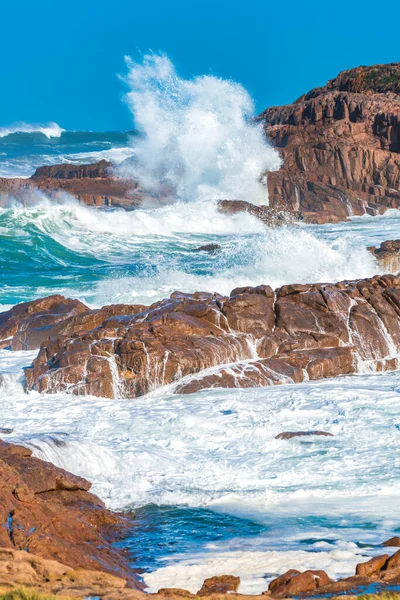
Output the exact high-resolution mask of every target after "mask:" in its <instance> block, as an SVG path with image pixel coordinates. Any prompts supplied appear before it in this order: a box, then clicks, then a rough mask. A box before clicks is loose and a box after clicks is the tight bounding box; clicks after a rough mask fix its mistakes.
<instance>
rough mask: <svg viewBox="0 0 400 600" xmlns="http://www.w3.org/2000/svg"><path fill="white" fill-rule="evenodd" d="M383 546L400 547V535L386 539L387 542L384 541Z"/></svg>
mask: <svg viewBox="0 0 400 600" xmlns="http://www.w3.org/2000/svg"><path fill="white" fill-rule="evenodd" d="M381 545H382V546H392V547H395V546H399V547H400V537H399V536H398V535H396V536H394V537H392V538H390V539H388V540H386V542H383V544H381Z"/></svg>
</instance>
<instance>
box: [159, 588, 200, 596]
mask: <svg viewBox="0 0 400 600" xmlns="http://www.w3.org/2000/svg"><path fill="white" fill-rule="evenodd" d="M157 593H158V595H159V596H164V597H166V598H171V597H172V598H181V597H182V598H195V597H196V595H195V594H192V593H191V592H188V590H182V589H181V588H160V589H159V590H158V592H157Z"/></svg>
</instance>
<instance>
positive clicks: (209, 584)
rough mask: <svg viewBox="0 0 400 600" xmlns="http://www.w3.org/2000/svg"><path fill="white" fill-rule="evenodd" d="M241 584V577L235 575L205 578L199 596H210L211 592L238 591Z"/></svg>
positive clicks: (225, 592)
mask: <svg viewBox="0 0 400 600" xmlns="http://www.w3.org/2000/svg"><path fill="white" fill-rule="evenodd" d="M239 585H240V577H234V576H233V575H219V576H217V577H209V578H208V579H205V580H204V582H203V585H202V587H201V589H200V590H199V591H198V592H197V596H209V595H210V594H227V593H228V592H237V591H238V588H239Z"/></svg>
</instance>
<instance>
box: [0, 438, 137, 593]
mask: <svg viewBox="0 0 400 600" xmlns="http://www.w3.org/2000/svg"><path fill="white" fill-rule="evenodd" d="M89 489H90V483H89V482H88V481H86V480H85V479H83V478H82V477H77V476H75V475H72V474H71V473H68V472H67V471H64V470H63V469H59V468H57V467H55V466H54V465H52V464H50V463H48V462H44V461H42V460H39V459H37V458H34V457H33V456H32V452H31V450H29V449H27V448H24V447H23V446H18V445H14V444H8V443H6V442H2V441H0V522H1V523H2V524H3V527H0V548H3V550H0V583H1V582H2V581H3V580H2V577H3V575H4V572H5V571H4V569H3V568H2V564H3V563H2V561H4V560H10V561H11V562H13V561H14V558H17V559H18V560H19V559H21V561H22V562H21V564H23V565H25V566H24V567H23V571H21V573H22V575H23V579H22V580H20V579H18V578H16V579H15V580H14V581H15V583H24V584H29V585H30V584H34V583H37V582H38V581H39V580H38V579H37V575H38V570H37V569H36V568H34V572H32V569H31V567H32V565H33V564H34V563H33V562H32V560H33V559H32V558H31V557H30V554H37V555H39V556H40V557H41V559H46V560H44V561H42V564H43V565H47V566H49V564H50V563H51V561H53V560H56V561H61V562H62V563H63V564H66V565H68V567H67V570H68V571H71V570H72V569H89V570H100V571H104V573H103V574H102V577H103V579H104V580H106V579H107V577H111V575H118V578H119V577H123V578H124V580H121V581H123V584H122V583H121V585H125V584H126V582H127V581H128V584H129V585H130V586H133V587H139V588H140V585H139V584H137V582H136V580H135V576H134V573H133V571H132V569H131V568H130V566H129V562H128V560H127V558H126V557H125V555H124V554H123V552H122V551H120V550H119V549H118V548H116V547H115V546H113V545H112V544H111V541H112V539H115V538H116V537H118V536H119V535H123V532H126V530H127V528H130V527H132V526H133V522H132V521H130V520H129V519H128V518H127V517H122V516H120V515H118V514H114V513H111V512H110V511H108V510H107V509H106V508H105V507H104V505H103V503H102V502H101V501H100V500H99V499H98V498H97V497H96V496H94V495H93V494H91V493H90V492H89ZM22 550H24V551H28V552H29V553H30V554H27V552H21V553H18V552H17V553H16V551H22ZM46 561H47V562H46ZM49 561H50V563H49ZM13 564H14V563H13ZM3 566H4V564H3ZM25 567H26V569H25ZM63 569H64V571H65V567H63ZM9 573H10V574H11V575H12V574H14V575H16V574H18V573H19V571H18V569H17V571H15V570H11V571H10V572H9ZM107 573H109V574H111V575H107ZM76 577H78V574H77V575H76ZM79 577H80V576H79ZM90 577H91V576H90ZM118 580H119V579H118ZM81 581H82V580H81Z"/></svg>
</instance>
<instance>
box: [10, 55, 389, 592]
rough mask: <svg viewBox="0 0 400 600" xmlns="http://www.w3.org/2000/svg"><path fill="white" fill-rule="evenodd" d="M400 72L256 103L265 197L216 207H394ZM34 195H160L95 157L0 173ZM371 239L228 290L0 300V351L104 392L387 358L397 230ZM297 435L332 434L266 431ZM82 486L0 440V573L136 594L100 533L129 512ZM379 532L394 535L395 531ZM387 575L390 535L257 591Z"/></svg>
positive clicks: (151, 200)
mask: <svg viewBox="0 0 400 600" xmlns="http://www.w3.org/2000/svg"><path fill="white" fill-rule="evenodd" d="M399 81H400V64H399V63H396V64H392V65H378V66H375V67H360V68H358V69H352V70H350V71H345V72H343V73H341V74H339V76H338V77H337V78H335V79H333V80H331V81H330V82H328V84H327V85H326V86H324V87H322V88H317V89H315V90H311V91H310V92H308V93H307V94H305V95H304V96H302V97H301V98H299V99H298V100H297V101H296V102H294V103H293V104H291V105H288V106H283V107H273V108H270V109H267V110H266V111H265V112H264V113H262V115H260V117H259V118H258V121H259V122H260V123H262V125H263V127H264V130H265V133H266V136H267V137H268V138H269V140H270V141H271V142H272V144H273V145H274V146H275V148H277V149H278V150H279V151H280V153H281V155H282V157H283V159H284V166H283V167H282V168H281V169H280V170H279V171H276V172H273V173H269V174H268V179H267V186H268V192H269V199H270V205H269V206H255V205H254V204H252V202H251V198H249V201H244V200H232V199H226V200H220V201H219V204H218V206H219V210H220V211H221V212H222V213H225V214H235V213H238V212H248V213H250V214H252V215H253V216H255V217H256V218H258V219H260V220H261V221H263V222H264V223H265V224H267V225H268V226H279V225H282V224H287V223H292V222H296V221H299V220H303V221H305V222H309V223H335V222H338V221H343V220H346V219H348V217H350V216H352V215H364V214H368V215H378V214H383V213H384V212H385V211H387V210H389V209H400V192H399V191H398V189H399V186H400V125H399V123H400V100H399V95H398V92H399V89H400V88H399V85H400V84H399ZM43 195H45V196H46V197H47V198H50V199H51V200H53V201H55V202H63V201H64V200H65V199H66V198H71V197H73V198H75V199H76V200H78V201H79V202H81V203H82V204H85V205H88V206H92V207H97V208H111V209H112V208H119V209H124V210H134V209H136V208H138V207H140V206H153V205H160V204H162V203H163V202H164V200H165V198H163V197H157V198H155V197H153V196H152V195H149V194H148V193H146V190H144V189H143V188H142V187H141V186H140V183H139V182H137V181H134V180H125V179H122V178H121V177H119V176H118V174H117V172H116V171H115V169H113V165H112V164H111V163H109V162H106V161H100V162H99V163H95V164H91V165H79V166H76V165H71V164H64V165H55V166H51V167H46V166H45V167H40V168H38V169H37V170H36V172H35V173H34V175H32V177H30V178H29V179H5V178H0V206H6V205H9V203H10V201H11V202H13V201H16V202H17V203H20V204H22V205H24V206H26V205H30V204H31V203H34V202H35V201H37V200H40V199H41V198H42V197H43ZM197 250H199V251H209V252H216V251H218V247H217V245H215V244H214V245H213V244H210V245H208V246H203V247H200V248H198V249H197ZM369 250H370V251H371V253H372V254H373V256H374V257H375V259H376V261H377V263H378V264H379V267H380V269H381V270H384V271H386V272H389V271H390V272H391V273H392V274H386V275H376V276H375V277H372V278H369V279H360V280H355V281H342V282H337V283H318V284H306V285H305V284H291V285H284V286H282V287H280V288H278V289H276V290H273V289H272V288H271V287H270V286H268V285H258V286H257V287H243V288H235V289H234V290H232V292H231V293H230V295H229V296H224V295H221V294H218V293H214V294H211V293H206V292H195V293H184V292H181V291H176V292H174V293H173V294H171V296H170V297H169V298H166V299H164V300H161V301H159V302H156V303H154V304H152V305H151V306H144V305H110V306H104V307H102V308H99V309H96V310H93V309H90V308H89V307H88V306H86V305H85V304H83V303H82V302H80V301H78V300H74V299H69V298H65V297H63V296H60V295H56V296H50V297H47V298H41V299H37V300H33V301H31V302H26V303H23V304H19V305H16V306H15V307H13V308H12V309H11V310H9V311H7V312H4V313H1V314H0V348H3V349H4V348H6V349H10V350H12V351H18V350H37V351H38V355H37V357H36V358H35V359H34V361H33V364H32V365H31V366H30V367H28V368H26V370H25V377H26V388H27V390H35V391H39V392H45V393H56V392H61V391H67V392H70V393H72V394H78V395H88V396H95V397H106V398H111V399H112V398H135V397H139V396H142V395H144V394H147V393H148V392H151V391H153V390H155V389H157V388H160V387H162V386H166V385H168V386H171V387H172V388H173V391H174V392H176V393H179V394H190V393H193V392H198V391H201V390H204V389H209V388H219V387H224V388H240V387H244V388H247V387H257V386H259V387H262V386H269V385H279V384H285V383H299V382H303V381H308V380H318V379H324V378H329V377H336V376H339V375H350V374H354V373H357V372H360V370H362V369H366V370H371V371H374V372H383V371H390V370H394V369H398V368H399V356H400V277H398V276H396V275H395V273H398V272H399V271H400V241H399V240H388V241H385V242H383V243H382V244H381V245H380V247H371V248H369ZM0 433H1V431H0ZM3 433H5V431H3ZM309 435H322V436H327V435H330V434H328V433H327V432H324V431H318V430H316V431H285V432H282V433H281V434H279V435H278V436H277V438H278V439H284V440H287V439H291V438H292V437H303V436H309ZM90 487H91V484H90V483H89V482H88V481H86V480H85V479H83V478H81V477H78V476H75V475H72V474H70V473H67V472H66V471H63V470H62V469H59V468H57V467H55V466H53V465H51V464H50V463H46V462H44V461H41V460H39V459H37V458H35V457H33V456H32V452H31V451H30V450H28V449H27V448H24V447H23V446H19V445H14V444H8V443H6V442H3V441H0V515H1V525H2V527H0V587H5V588H9V589H12V588H14V587H15V586H18V585H25V586H28V587H32V588H35V589H38V590H40V591H45V592H50V593H53V594H56V595H58V594H61V595H68V596H77V597H92V596H95V597H103V598H107V599H110V600H114V599H117V598H121V600H124V599H125V598H126V599H127V600H128V599H130V598H132V599H133V598H136V599H138V600H139V599H140V600H143V599H144V598H145V597H146V595H145V594H144V593H143V585H142V584H141V583H140V581H139V577H138V575H137V573H135V572H134V570H133V569H132V566H131V564H130V562H129V557H128V556H127V555H126V554H125V553H124V552H123V551H122V550H120V549H118V547H117V546H116V545H113V541H115V540H117V539H121V538H123V537H124V535H126V532H127V531H128V530H129V531H131V530H134V526H135V523H134V519H132V518H129V517H127V516H125V515H120V514H116V513H112V512H111V511H109V510H108V509H107V508H106V507H105V506H104V504H103V503H102V502H101V501H100V500H99V499H98V498H97V497H96V496H94V495H93V494H91V493H90V491H89V490H90ZM383 546H387V547H395V546H400V540H399V539H398V538H396V539H392V540H388V542H386V543H384V544H383ZM239 583H240V579H239V578H238V577H236V576H235V574H231V575H228V574H227V575H224V576H219V577H214V578H211V579H209V580H206V581H205V582H204V584H203V586H202V588H201V589H200V590H199V591H198V592H197V594H191V593H190V592H188V591H186V590H178V589H164V590H160V591H159V593H158V594H153V595H152V596H153V597H155V598H182V597H188V598H194V597H197V596H199V597H202V596H213V597H214V598H227V597H228V594H229V598H236V597H237V598H240V597H243V596H241V595H240V594H238V593H237V591H238V587H239ZM398 585H400V550H399V551H397V552H395V553H394V554H393V555H392V556H390V555H389V554H382V555H380V556H377V557H374V558H371V559H370V560H368V561H367V562H365V563H360V564H359V565H358V566H357V569H356V573H355V575H354V576H352V577H347V578H345V579H341V580H339V581H332V580H331V579H330V578H329V577H328V575H327V574H326V573H325V572H324V571H305V572H303V573H301V572H299V571H296V570H289V571H287V572H286V573H284V574H283V575H280V576H279V577H278V578H276V579H275V580H273V581H272V582H271V583H270V585H269V588H268V590H266V591H265V592H264V594H263V595H264V596H265V595H269V596H271V597H272V598H277V599H278V598H289V597H292V596H296V597H310V596H315V595H317V596H320V597H321V596H332V595H337V594H360V593H363V591H365V590H366V589H371V586H373V587H374V590H376V591H378V592H383V591H385V590H390V589H392V588H393V587H394V586H398ZM255 597H257V596H252V598H255ZM260 597H261V596H260Z"/></svg>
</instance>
